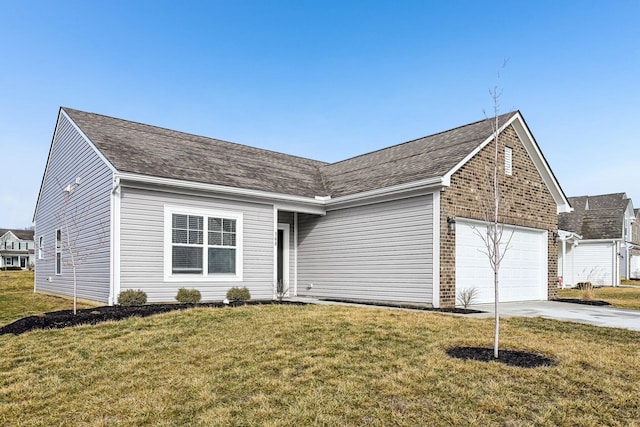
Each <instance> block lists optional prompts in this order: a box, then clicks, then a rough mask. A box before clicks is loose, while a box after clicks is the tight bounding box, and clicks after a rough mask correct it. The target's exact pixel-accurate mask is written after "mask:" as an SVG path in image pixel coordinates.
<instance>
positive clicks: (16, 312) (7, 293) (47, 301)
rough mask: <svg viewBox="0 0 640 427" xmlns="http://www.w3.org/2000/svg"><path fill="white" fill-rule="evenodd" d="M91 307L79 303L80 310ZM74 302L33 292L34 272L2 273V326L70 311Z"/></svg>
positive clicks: (0, 301)
mask: <svg viewBox="0 0 640 427" xmlns="http://www.w3.org/2000/svg"><path fill="white" fill-rule="evenodd" d="M88 307H91V305H89V304H86V303H78V308H88ZM72 308H73V300H71V299H69V298H62V297H56V296H52V295H44V294H42V293H35V292H33V272H32V271H0V326H2V325H5V324H8V323H11V322H13V321H14V320H18V319H20V318H22V317H25V316H31V315H37V314H42V313H46V312H48V311H57V310H69V309H72Z"/></svg>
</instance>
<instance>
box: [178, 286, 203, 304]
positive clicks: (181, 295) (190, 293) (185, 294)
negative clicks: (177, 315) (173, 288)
mask: <svg viewBox="0 0 640 427" xmlns="http://www.w3.org/2000/svg"><path fill="white" fill-rule="evenodd" d="M201 299H202V294H200V291H199V290H197V289H185V288H180V289H178V295H176V300H177V301H178V302H181V303H183V304H184V303H188V304H197V303H199V302H200V300H201Z"/></svg>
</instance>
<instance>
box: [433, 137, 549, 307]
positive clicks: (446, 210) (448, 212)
mask: <svg viewBox="0 0 640 427" xmlns="http://www.w3.org/2000/svg"><path fill="white" fill-rule="evenodd" d="M499 143H500V147H499V148H500V150H499V165H498V166H499V181H500V192H501V206H500V222H503V223H506V224H514V225H520V226H525V227H531V228H538V229H544V230H548V231H549V235H548V258H549V268H548V288H547V289H548V292H547V295H548V297H549V298H554V297H555V296H556V294H557V282H556V281H557V274H558V245H557V243H556V242H555V239H554V236H553V233H554V232H556V231H557V230H558V215H557V210H556V209H557V208H556V203H555V201H554V200H553V197H552V195H551V193H550V192H549V190H548V189H547V186H546V185H545V183H544V182H543V181H542V178H541V177H540V174H539V173H538V171H537V169H536V167H535V165H534V164H533V162H532V161H531V158H530V157H529V155H528V153H527V151H526V149H525V147H524V146H523V144H522V142H521V141H520V139H519V138H518V136H517V134H516V132H515V130H514V129H513V127H509V128H507V129H506V130H505V131H503V132H502V133H501V135H500V138H499ZM494 144H495V143H494V142H492V143H490V144H488V145H487V146H486V147H485V148H483V149H482V150H481V151H480V152H479V153H478V154H476V155H475V156H474V157H473V158H472V159H471V160H469V161H468V162H467V163H466V164H465V165H464V166H463V167H462V168H460V169H459V170H458V171H457V172H456V173H454V174H453V176H452V177H451V186H450V187H447V188H445V189H444V191H443V192H442V194H441V199H440V222H441V223H440V306H441V307H451V306H454V305H455V299H456V279H455V272H456V256H455V252H456V251H455V232H453V233H450V232H449V231H448V228H447V217H463V218H472V219H479V220H484V213H483V212H484V210H483V208H482V202H481V200H483V199H484V200H487V201H488V202H489V203H493V201H492V200H493V199H492V196H491V195H490V193H489V191H490V189H489V185H490V184H489V177H490V176H492V171H491V170H486V169H487V168H491V165H492V164H493V156H494V149H495V145H494ZM505 146H507V147H510V148H511V149H512V150H513V151H512V155H513V157H512V165H513V173H512V175H511V176H507V175H505V174H504V147H505ZM491 169H492V168H491ZM488 262H489V260H488V259H487V263H488Z"/></svg>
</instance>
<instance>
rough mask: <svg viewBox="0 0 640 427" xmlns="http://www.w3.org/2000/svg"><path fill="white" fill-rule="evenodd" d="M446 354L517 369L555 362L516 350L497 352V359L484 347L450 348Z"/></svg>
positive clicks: (489, 349)
mask: <svg viewBox="0 0 640 427" xmlns="http://www.w3.org/2000/svg"><path fill="white" fill-rule="evenodd" d="M447 354H448V355H449V356H451V357H455V358H456V359H462V360H475V361H478V362H498V363H504V364H505V365H508V366H515V367H518V368H538V367H541V366H555V365H556V362H555V361H554V360H552V359H549V358H548V357H545V356H541V355H539V354H535V353H529V352H526V351H517V350H499V351H498V358H497V359H496V358H495V357H493V348H486V347H451V348H449V349H448V350H447Z"/></svg>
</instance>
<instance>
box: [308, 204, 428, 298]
mask: <svg viewBox="0 0 640 427" xmlns="http://www.w3.org/2000/svg"><path fill="white" fill-rule="evenodd" d="M298 221H299V223H298V228H299V229H298V233H299V234H298V295H300V296H312V297H320V298H322V297H329V298H345V299H362V300H385V301H403V302H419V303H429V304H430V303H432V301H433V299H432V289H433V196H432V195H427V196H420V197H414V198H410V199H402V200H396V201H390V202H384V203H378V204H373V205H367V206H360V207H355V208H349V209H343V210H336V211H330V212H327V215H326V216H324V217H321V216H313V215H306V214H304V215H303V214H301V215H299V219H298ZM311 284H313V287H310V285H311Z"/></svg>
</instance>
